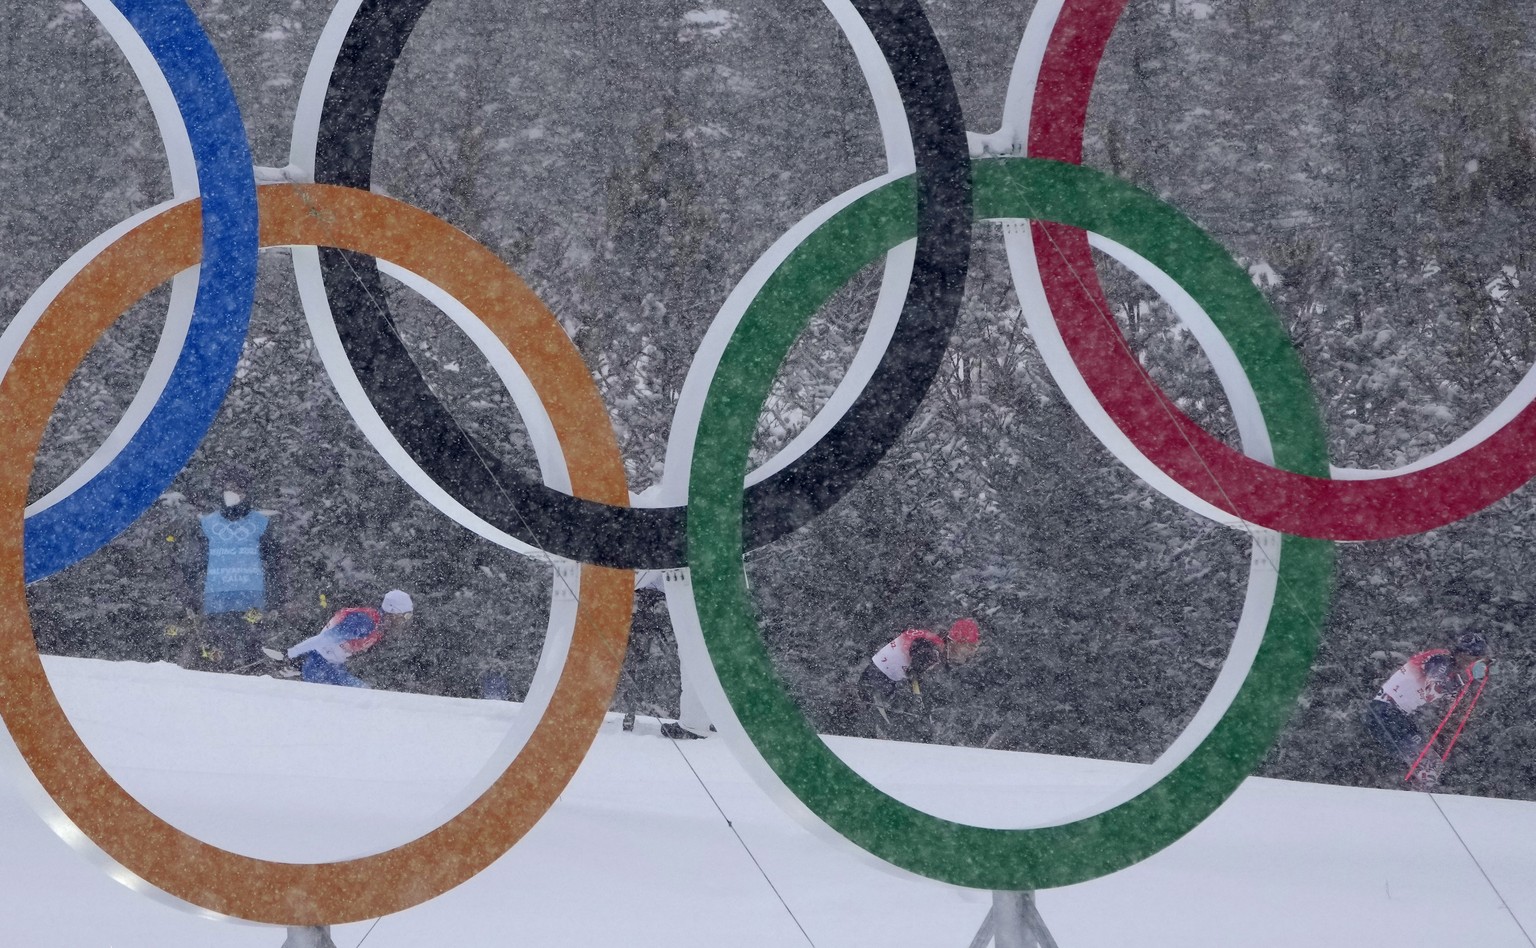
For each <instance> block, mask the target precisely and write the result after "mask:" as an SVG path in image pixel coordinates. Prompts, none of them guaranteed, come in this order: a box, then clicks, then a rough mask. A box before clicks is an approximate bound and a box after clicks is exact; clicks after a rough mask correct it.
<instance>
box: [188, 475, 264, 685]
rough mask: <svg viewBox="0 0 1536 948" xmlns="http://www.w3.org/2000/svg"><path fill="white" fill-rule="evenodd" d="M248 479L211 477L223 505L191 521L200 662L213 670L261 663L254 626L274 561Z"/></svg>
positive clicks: (258, 632)
mask: <svg viewBox="0 0 1536 948" xmlns="http://www.w3.org/2000/svg"><path fill="white" fill-rule="evenodd" d="M250 481H251V478H250V476H249V475H248V474H246V473H245V472H244V471H243V470H240V469H238V468H234V467H230V468H227V469H226V470H224V471H223V472H221V476H220V477H219V478H218V479H217V481H216V483H217V484H218V486H220V487H222V488H223V491H222V498H221V499H222V500H223V505H222V506H221V507H220V508H219V509H218V510H215V511H212V512H211V513H206V514H202V515H200V516H199V517H198V518H197V522H198V527H199V528H200V530H201V532H202V537H203V541H204V551H205V554H206V559H205V564H206V567H205V569H204V573H203V590H202V622H201V625H202V627H203V635H202V638H203V642H202V643H201V653H202V654H201V658H202V660H203V661H204V662H206V663H207V664H208V665H211V666H212V667H213V668H215V669H244V668H249V667H251V666H252V663H253V662H259V661H260V660H261V652H260V651H259V649H260V648H261V644H262V643H261V631H262V630H261V629H260V628H259V627H258V624H259V623H260V622H261V621H262V619H263V618H264V616H265V614H266V612H267V608H268V592H269V589H270V588H271V586H272V585H273V584H272V583H270V582H269V579H270V577H269V575H268V573H269V566H270V565H271V562H272V561H273V560H275V559H276V558H277V555H276V552H275V547H274V546H273V543H272V539H271V537H270V536H269V534H268V527H270V526H271V523H272V520H271V517H270V515H268V514H267V513H264V512H263V511H260V510H256V509H254V508H253V507H252V506H251V501H250Z"/></svg>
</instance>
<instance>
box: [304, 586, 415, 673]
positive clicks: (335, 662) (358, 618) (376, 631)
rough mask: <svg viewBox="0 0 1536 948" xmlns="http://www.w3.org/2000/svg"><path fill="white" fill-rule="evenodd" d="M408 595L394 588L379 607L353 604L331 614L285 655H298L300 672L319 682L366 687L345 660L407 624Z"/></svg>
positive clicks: (409, 604) (409, 619)
mask: <svg viewBox="0 0 1536 948" xmlns="http://www.w3.org/2000/svg"><path fill="white" fill-rule="evenodd" d="M413 608H414V606H413V604H412V602H411V597H410V596H409V595H407V594H406V593H404V592H401V591H400V590H398V589H391V590H390V591H389V592H387V593H385V594H384V601H383V602H381V603H379V608H377V609H374V608H372V607H370V606H354V607H352V608H349V609H342V610H341V611H340V612H337V613H336V614H335V615H333V616H331V619H330V621H329V622H327V623H326V624H325V628H323V629H321V630H320V631H319V632H317V633H316V634H314V635H312V636H310V637H309V638H307V639H305V640H304V641H302V642H300V643H299V644H298V645H295V646H294V647H293V648H290V649H289V650H288V653H287V654H288V657H289V658H291V659H297V658H300V657H302V658H303V660H304V664H303V665H302V666H301V668H300V675H301V676H302V677H303V679H304V680H305V681H309V682H314V683H315V684H321V685H345V686H347V687H350V688H367V687H370V686H369V684H368V683H367V682H365V681H363V680H362V679H361V678H358V677H357V676H355V675H353V674H352V673H351V672H349V671H347V669H346V667H345V666H346V664H347V660H348V659H350V658H351V657H352V656H354V655H360V654H362V653H363V652H366V651H368V650H369V649H370V648H373V647H374V646H375V645H377V644H378V643H379V642H380V641H381V640H382V639H383V638H384V637H385V636H386V635H393V634H397V633H399V632H402V631H404V630H405V628H406V626H408V625H410V624H411V616H412V609H413Z"/></svg>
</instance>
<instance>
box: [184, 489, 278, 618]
mask: <svg viewBox="0 0 1536 948" xmlns="http://www.w3.org/2000/svg"><path fill="white" fill-rule="evenodd" d="M198 522H199V523H201V524H202V527H203V536H205V537H207V538H208V577H207V579H206V580H205V581H204V582H203V612H204V613H206V614H208V615H217V614H218V613H221V612H244V611H245V610H247V609H264V608H266V604H267V582H266V574H265V571H264V570H263V569H262V565H261V536H262V534H264V533H266V532H267V524H268V523H269V522H270V521H269V520H268V518H267V515H266V514H263V513H259V512H257V511H254V510H253V511H251V512H250V513H248V514H246V515H245V516H244V517H241V518H240V519H239V520H227V519H225V517H224V515H223V514H222V513H211V514H204V515H203V516H201V517H199V518H198Z"/></svg>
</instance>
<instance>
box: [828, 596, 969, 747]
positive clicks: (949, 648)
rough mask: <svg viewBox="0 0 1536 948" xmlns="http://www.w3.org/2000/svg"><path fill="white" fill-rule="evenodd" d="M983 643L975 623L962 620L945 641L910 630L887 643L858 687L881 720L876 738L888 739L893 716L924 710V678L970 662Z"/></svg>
mask: <svg viewBox="0 0 1536 948" xmlns="http://www.w3.org/2000/svg"><path fill="white" fill-rule="evenodd" d="M980 641H981V629H980V628H979V627H978V626H977V625H976V620H975V619H960V620H957V621H956V622H955V624H954V625H952V626H950V629H949V632H948V633H947V634H945V635H944V637H942V638H941V637H939V636H938V635H936V634H934V633H933V632H930V631H928V630H927V629H908V630H907V631H905V632H903V633H901V634H900V635H898V636H896V638H894V639H892V640H891V641H890V642H888V643H886V645H885V646H884V647H882V648H881V649H880V650H879V651H878V652H876V653H875V654H874V656H873V657H872V658H871V659H870V660H869V664H867V665H865V666H864V669H863V671H862V672H861V673H860V674H859V678H858V683H857V687H858V691H859V694H860V696H861V697H862V698H863V700H864V702H865V703H866V704H868V705H870V706H872V707H873V708H874V709H875V712H876V713H877V714H878V715H879V717H880V721H879V722H877V723H876V725H875V732H876V734H877V735H879V736H886V731H887V729H888V728H889V727H890V725H891V724H892V721H891V715H892V714H893V713H894V714H897V715H911V714H913V713H915V711H916V710H917V709H920V708H922V706H923V704H924V701H923V677H924V676H925V675H927V674H929V673H930V672H933V671H935V670H937V669H939V668H942V667H944V666H946V665H963V664H965V663H966V662H968V661H970V660H971V658H972V657H973V656H975V654H976V649H977V647H978V645H979V643H980ZM898 705H904V706H905V708H902V707H898ZM882 724H883V725H885V726H884V727H882V726H881V725H882Z"/></svg>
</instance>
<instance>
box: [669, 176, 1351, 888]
mask: <svg viewBox="0 0 1536 948" xmlns="http://www.w3.org/2000/svg"><path fill="white" fill-rule="evenodd" d="M972 168H973V172H972V173H973V183H974V189H975V190H974V198H975V208H976V212H975V213H976V217H977V219H979V220H985V219H1000V218H1001V219H1019V218H1027V219H1035V220H1043V221H1050V222H1054V223H1060V224H1065V225H1068V226H1071V227H1078V228H1081V229H1083V230H1087V231H1090V232H1094V233H1097V234H1100V235H1102V236H1104V237H1108V238H1110V239H1111V240H1114V241H1116V242H1118V243H1120V244H1123V245H1125V246H1127V247H1129V248H1131V249H1132V250H1134V251H1136V252H1137V253H1139V254H1141V255H1142V256H1143V257H1145V258H1147V259H1148V260H1150V261H1151V262H1152V263H1153V264H1155V265H1156V266H1158V267H1160V268H1161V269H1162V270H1164V271H1165V272H1166V273H1167V274H1168V275H1169V276H1170V277H1171V278H1173V279H1174V280H1175V281H1176V282H1178V283H1179V284H1180V285H1182V286H1183V287H1184V288H1185V289H1186V290H1188V291H1189V293H1190V294H1191V295H1192V296H1193V297H1194V298H1195V299H1196V300H1197V301H1199V302H1200V303H1201V305H1202V306H1203V307H1204V308H1205V310H1206V312H1207V313H1209V314H1211V316H1212V318H1213V319H1214V320H1216V322H1217V324H1218V326H1220V327H1221V329H1222V331H1223V332H1224V333H1226V335H1227V339H1228V341H1229V342H1230V343H1231V345H1232V348H1233V349H1234V350H1235V352H1236V354H1237V357H1238V360H1239V362H1240V363H1241V365H1242V366H1243V368H1244V370H1245V371H1246V372H1247V373H1248V376H1249V379H1250V380H1251V381H1252V383H1253V385H1254V388H1255V391H1256V393H1257V395H1258V399H1259V404H1260V406H1261V409H1262V412H1263V415H1264V419H1265V426H1266V428H1267V429H1268V431H1269V436H1270V439H1271V441H1272V442H1273V447H1274V452H1275V464H1276V466H1278V467H1282V468H1285V469H1287V470H1290V471H1294V472H1297V473H1302V474H1310V475H1313V476H1318V477H1327V476H1328V460H1327V450H1326V444H1325V440H1324V436H1323V428H1322V423H1321V419H1320V418H1319V416H1318V413H1317V409H1316V405H1315V403H1314V400H1313V398H1312V396H1311V392H1310V388H1309V385H1308V382H1307V378H1306V375H1305V373H1304V371H1303V370H1302V368H1301V365H1300V362H1299V361H1298V360H1297V359H1296V357H1295V353H1294V351H1293V350H1292V348H1291V345H1290V342H1289V340H1288V339H1287V338H1286V335H1285V332H1284V330H1283V328H1282V327H1281V325H1280V322H1279V320H1278V318H1277V317H1276V316H1275V314H1274V313H1273V311H1271V310H1270V308H1269V306H1268V304H1267V302H1266V301H1265V300H1264V298H1263V296H1262V295H1261V294H1260V293H1259V292H1258V290H1256V289H1255V288H1254V286H1253V283H1252V282H1251V281H1250V280H1249V278H1248V275H1247V274H1246V273H1245V272H1244V271H1243V270H1242V268H1241V267H1239V266H1238V265H1237V264H1236V263H1234V262H1233V260H1232V258H1231V257H1230V256H1229V255H1228V254H1227V252H1226V251H1225V250H1223V249H1222V248H1221V246H1220V245H1219V244H1217V243H1216V242H1215V241H1214V240H1212V239H1211V238H1210V237H1209V236H1207V235H1206V234H1205V233H1204V232H1203V231H1202V230H1200V228H1199V227H1197V226H1196V225H1195V224H1194V223H1193V222H1192V221H1190V220H1189V219H1188V218H1187V217H1185V216H1184V215H1183V214H1181V213H1179V212H1178V211H1177V210H1175V209H1173V208H1172V207H1169V206H1168V205H1167V204H1164V203H1163V202H1162V201H1160V200H1158V199H1157V198H1155V197H1153V196H1151V195H1149V194H1146V193H1145V192H1143V191H1140V190H1138V189H1137V188H1135V187H1133V186H1132V185H1130V184H1127V183H1125V182H1123V181H1119V180H1117V179H1115V178H1111V177H1108V176H1106V175H1104V174H1103V173H1101V172H1098V171H1094V170H1093V169H1091V168H1086V167H1082V166H1080V165H1070V164H1062V163H1058V162H1053V161H1045V160H1042V159H1033V158H1005V159H988V160H983V161H978V162H975V163H974V164H973V166H972ZM915 219H916V197H915V194H914V192H913V188H912V183H911V179H910V178H906V179H902V180H900V181H895V182H892V183H890V184H888V185H886V186H884V187H882V188H880V189H879V190H877V191H874V192H872V193H870V194H869V195H867V196H865V197H864V198H862V199H860V200H859V201H858V202H856V203H855V204H853V205H851V206H849V207H848V208H846V209H844V210H843V211H842V212H840V213H839V214H838V215H836V216H835V217H833V218H832V219H831V220H829V221H827V222H826V223H825V224H823V225H822V227H821V228H820V229H819V230H818V231H817V232H816V233H815V234H814V235H813V236H812V237H811V238H810V239H809V240H807V241H806V242H805V243H804V244H803V245H802V246H801V247H800V248H799V249H798V250H796V251H795V252H794V254H792V255H791V256H790V257H789V258H788V259H787V260H786V261H785V262H784V264H783V265H782V266H781V267H780V269H779V271H778V272H777V273H776V274H774V276H773V278H772V279H770V280H769V282H768V283H767V285H765V286H764V288H763V291H762V292H761V293H760V294H759V296H758V297H757V299H756V300H754V301H753V303H752V305H751V306H750V307H749V308H748V310H747V312H746V315H745V316H744V317H743V319H742V321H741V324H740V326H739V327H738V328H737V330H736V332H735V334H734V336H733V337H732V339H731V341H730V344H729V346H728V347H727V348H726V351H725V354H724V356H723V357H722V358H721V360H720V366H719V370H718V372H717V374H716V375H715V377H714V381H713V383H712V384H711V385H710V388H709V394H708V396H707V398H706V401H705V404H704V409H703V414H702V417H701V419H700V422H699V433H698V440H697V442H696V444H695V447H694V453H693V466H692V473H691V475H690V478H689V482H690V487H689V495H688V562H689V563H690V565H691V567H692V578H693V583H694V590H695V594H696V601H697V604H698V612H699V619H700V624H701V626H702V628H703V634H704V642H705V644H706V646H707V647H708V650H709V656H710V660H711V662H712V664H713V665H714V668H715V672H716V674H717V675H718V677H719V681H720V685H721V688H722V690H723V691H724V693H725V696H726V697H727V699H728V700H729V701H730V704H731V707H732V709H733V711H734V713H735V715H736V718H737V720H738V721H739V722H740V724H741V726H742V728H743V729H744V730H745V732H746V734H747V736H748V737H749V738H750V740H751V741H752V744H753V745H755V747H756V752H757V753H758V754H760V755H761V756H762V758H763V760H764V762H765V763H766V764H767V765H768V766H769V767H770V768H772V770H773V771H774V773H775V774H776V775H777V776H778V779H779V780H780V781H781V782H782V783H783V784H784V785H785V787H786V788H787V789H788V790H789V791H790V792H792V793H793V794H794V795H795V796H796V797H798V798H799V800H800V802H801V803H803V804H804V805H805V806H806V807H807V808H809V810H810V811H811V812H812V813H814V814H815V815H816V816H817V817H818V818H819V819H821V820H822V821H823V822H824V823H826V824H827V825H828V826H829V827H830V828H832V829H833V830H835V831H836V832H838V833H840V834H841V835H842V836H843V837H845V838H846V839H848V840H849V841H850V842H852V843H854V844H855V845H857V846H859V847H860V848H862V849H864V850H866V851H867V852H869V853H871V854H873V855H875V856H877V857H879V858H881V859H883V860H885V861H887V862H889V863H892V864H894V865H896V866H898V867H900V868H903V869H906V870H908V871H910V872H914V873H917V874H919V875H923V876H928V877H931V878H934V879H938V880H941V881H944V882H949V883H952V884H955V885H960V886H968V887H972V888H980V889H995V890H1011V891H1018V890H1031V889H1043V888H1050V887H1054V886H1062V885H1071V884H1074V883H1078V882H1083V881H1086V880H1088V879H1093V878H1096V877H1098V876H1101V875H1106V874H1108V873H1111V872H1115V871H1117V870H1119V869H1123V868H1125V867H1127V866H1130V865H1132V864H1133V863H1135V862H1137V861H1139V860H1141V859H1144V858H1146V857H1147V856H1150V855H1152V854H1153V853H1155V852H1157V851H1158V850H1160V849H1162V848H1163V847H1165V846H1167V845H1169V844H1170V843H1172V842H1174V841H1175V840H1177V839H1178V838H1179V837H1181V836H1183V835H1184V834H1185V833H1187V832H1189V831H1190V830H1191V829H1193V828H1194V827H1195V826H1196V825H1198V824H1199V823H1200V821H1201V820H1204V819H1205V818H1206V817H1207V816H1209V815H1210V814H1211V813H1212V812H1213V811H1214V810H1215V809H1216V807H1218V806H1220V805H1221V803H1222V802H1223V801H1224V800H1226V798H1227V797H1228V796H1230V795H1231V794H1232V793H1233V791H1235V790H1236V789H1237V787H1238V785H1239V784H1241V783H1242V781H1243V779H1244V778H1245V777H1247V776H1248V774H1249V773H1251V772H1252V770H1253V769H1254V767H1256V766H1257V765H1258V763H1259V762H1260V760H1261V759H1262V758H1263V756H1264V755H1265V753H1266V752H1267V751H1268V749H1269V747H1270V745H1271V744H1272V743H1273V742H1274V740H1275V738H1276V736H1277V735H1278V733H1279V731H1280V729H1281V728H1282V727H1283V726H1284V725H1285V722H1286V720H1287V718H1288V717H1289V716H1290V713H1291V710H1292V708H1293V703H1294V701H1295V699H1296V697H1297V696H1298V695H1299V694H1300V693H1301V689H1302V687H1303V686H1304V685H1305V683H1306V680H1307V674H1308V671H1309V669H1310V664H1311V661H1312V657H1313V655H1314V654H1315V652H1316V650H1317V642H1318V630H1319V626H1320V625H1321V623H1322V620H1323V617H1324V615H1325V614H1326V611H1327V604H1328V600H1329V597H1330V593H1331V588H1332V578H1333V562H1334V551H1333V545H1332V543H1330V542H1328V541H1322V540H1309V539H1303V538H1299V537H1294V536H1286V537H1284V538H1283V540H1282V543H1281V545H1280V564H1279V575H1278V583H1279V586H1278V596H1277V601H1276V603H1275V605H1274V609H1273V611H1272V612H1271V614H1270V618H1269V622H1268V625H1267V626H1266V627H1265V630H1264V636H1263V642H1262V643H1261V644H1260V646H1259V649H1258V653H1257V655H1256V657H1255V658H1254V661H1253V665H1252V667H1251V669H1250V671H1249V674H1248V677H1247V678H1246V679H1245V680H1244V681H1243V683H1242V686H1241V688H1240V689H1239V690H1238V693H1237V695H1236V697H1235V698H1234V699H1233V702H1232V704H1231V705H1230V706H1229V707H1228V709H1227V711H1226V713H1225V715H1223V716H1222V718H1221V720H1220V721H1219V722H1218V723H1217V724H1216V726H1215V727H1214V729H1213V730H1212V731H1211V732H1210V734H1209V735H1208V736H1207V737H1206V738H1205V739H1204V740H1203V741H1202V742H1201V743H1200V744H1199V746H1198V747H1196V748H1195V749H1194V750H1193V751H1192V752H1191V753H1190V755H1189V756H1188V757H1187V758H1185V760H1184V761H1183V762H1182V763H1180V764H1179V765H1178V766H1177V767H1175V768H1174V769H1173V770H1172V771H1171V772H1170V773H1169V774H1168V775H1167V776H1166V777H1164V778H1163V779H1162V780H1161V781H1159V782H1158V783H1156V784H1154V785H1153V786H1152V787H1150V788H1149V789H1147V790H1145V791H1143V792H1141V793H1140V794H1138V795H1137V796H1135V797H1133V798H1131V799H1130V800H1127V801H1125V802H1124V803H1121V804H1120V805H1118V806H1115V807H1113V808H1111V809H1108V810H1105V811H1104V812H1101V813H1098V814H1095V815H1093V816H1089V817H1086V818H1083V819H1079V820H1077V821H1075V822H1069V823H1065V824H1062V825H1059V826H1046V827H1038V828H1029V829H990V828H986V827H977V826H969V825H966V824H963V823H955V822H951V821H949V820H944V819H940V818H938V817H935V816H932V815H929V814H927V813H924V812H922V811H921V810H917V809H915V808H913V807H911V806H908V805H907V804H904V803H902V802H900V801H898V800H895V799H894V798H892V797H890V796H888V795H887V794H885V793H884V792H882V791H880V790H879V789H877V788H876V787H875V786H873V785H872V784H870V783H869V782H868V781H866V780H865V779H864V778H863V777H861V776H859V775H858V774H857V773H855V772H854V771H853V770H852V768H850V767H849V766H848V765H847V764H845V763H843V762H842V761H841V760H840V759H838V757H837V756H836V755H834V754H833V753H832V752H831V751H830V750H829V749H828V748H827V746H826V745H825V744H824V743H823V742H822V740H821V738H820V737H819V736H818V735H817V734H816V732H815V731H814V730H813V729H812V728H811V727H810V724H809V722H808V721H806V719H805V717H804V716H803V715H802V714H801V712H800V710H799V709H798V708H797V707H796V706H795V704H794V702H793V701H792V700H791V699H790V697H789V695H788V693H787V692H786V691H785V689H784V687H783V685H782V684H781V682H780V681H779V678H778V676H777V674H776V673H775V671H774V669H773V664H772V662H771V660H770V658H769V655H768V652H767V650H766V648H764V646H763V640H762V636H761V633H760V631H759V629H758V625H757V620H756V618H755V616H754V614H753V610H752V608H751V603H750V598H749V593H748V591H747V587H746V581H745V574H744V571H743V567H742V563H743V559H742V555H743V550H744V544H743V542H742V513H743V488H742V484H743V474H744V472H745V471H746V470H747V469H748V468H747V457H748V451H749V450H750V448H751V445H752V439H753V433H754V428H755V426H756V422H757V419H758V415H759V412H760V411H761V409H762V406H763V404H764V402H765V401H766V400H767V397H768V393H769V390H770V387H771V386H772V383H773V380H774V377H775V376H776V375H777V373H778V371H779V367H780V365H781V363H782V362H783V360H784V357H785V355H786V354H787V353H788V351H789V349H790V346H791V345H792V344H793V343H794V342H795V340H796V339H797V338H798V337H799V336H800V334H801V332H802V331H803V330H804V329H805V326H806V324H807V322H808V321H809V320H810V318H811V316H812V314H814V313H815V312H816V311H817V310H818V309H819V308H820V307H821V305H822V304H823V303H824V302H825V301H826V300H827V299H828V298H829V297H830V296H831V295H832V294H833V293H834V292H836V291H837V290H838V289H839V288H840V287H841V286H842V285H843V284H844V283H846V282H847V281H848V280H849V279H850V278H851V277H852V276H853V275H854V274H855V273H857V272H858V271H859V270H860V269H861V268H863V267H864V266H866V265H867V264H869V263H871V262H873V261H875V260H877V259H879V257H880V256H881V255H882V254H884V253H886V252H887V251H888V250H889V249H890V248H892V247H895V246H896V245H897V244H899V243H901V242H903V241H906V240H910V239H912V238H913V237H914V236H916V226H915V224H914V221H915ZM941 342H942V341H941Z"/></svg>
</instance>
